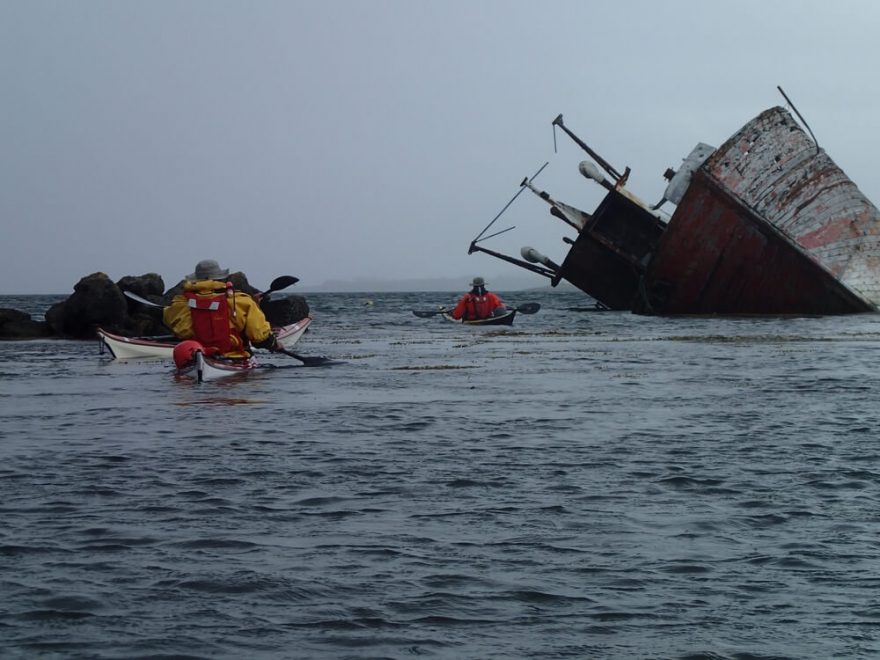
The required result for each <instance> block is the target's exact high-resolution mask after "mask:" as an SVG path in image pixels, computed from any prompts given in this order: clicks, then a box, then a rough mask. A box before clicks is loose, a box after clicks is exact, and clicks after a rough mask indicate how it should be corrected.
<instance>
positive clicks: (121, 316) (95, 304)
mask: <svg viewBox="0 0 880 660" xmlns="http://www.w3.org/2000/svg"><path fill="white" fill-rule="evenodd" d="M127 311H128V305H127V304H126V301H125V296H123V295H122V291H120V290H119V287H118V286H116V284H114V283H113V281H112V280H111V279H110V278H109V277H107V275H106V274H104V273H92V274H91V275H86V276H85V277H84V278H82V279H81V280H80V281H79V282H77V283H76V286H74V287H73V295H72V296H70V297H69V298H68V299H67V300H64V301H62V302H60V303H56V304H54V305H52V306H51V307H50V308H49V309H48V311H47V312H46V321H47V322H48V323H49V326H50V327H51V328H52V331H53V332H54V333H55V334H56V335H59V336H61V337H71V338H73V339H89V338H91V337H94V336H95V326H96V325H100V326H103V327H106V328H107V329H108V330H110V331H113V332H122V331H124V330H125V319H126V315H127Z"/></svg>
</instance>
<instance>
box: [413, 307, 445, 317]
mask: <svg viewBox="0 0 880 660" xmlns="http://www.w3.org/2000/svg"><path fill="white" fill-rule="evenodd" d="M445 311H446V310H443V309H439V310H432V311H425V310H418V309H414V310H413V311H412V313H413V314H415V315H416V316H418V317H419V318H420V319H427V318H430V317H432V316H437V315H438V314H443V313H444V312H445Z"/></svg>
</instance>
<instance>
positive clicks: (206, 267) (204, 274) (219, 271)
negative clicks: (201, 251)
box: [186, 259, 229, 280]
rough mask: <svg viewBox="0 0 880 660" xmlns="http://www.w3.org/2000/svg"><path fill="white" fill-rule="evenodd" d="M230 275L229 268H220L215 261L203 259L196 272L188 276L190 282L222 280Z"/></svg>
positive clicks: (197, 265)
mask: <svg viewBox="0 0 880 660" xmlns="http://www.w3.org/2000/svg"><path fill="white" fill-rule="evenodd" d="M228 275H229V269H228V268H220V264H218V263H217V262H216V261H214V260H213V259H202V260H201V261H200V262H199V263H197V264H196V270H195V272H194V273H191V274H189V275H187V276H186V279H188V280H220V279H223V278H224V277H226V276H228Z"/></svg>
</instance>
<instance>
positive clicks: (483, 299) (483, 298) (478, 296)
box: [452, 277, 507, 321]
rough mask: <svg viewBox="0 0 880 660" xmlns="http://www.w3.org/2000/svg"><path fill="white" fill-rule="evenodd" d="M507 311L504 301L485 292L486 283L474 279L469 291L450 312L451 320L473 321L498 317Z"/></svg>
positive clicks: (477, 278)
mask: <svg viewBox="0 0 880 660" xmlns="http://www.w3.org/2000/svg"><path fill="white" fill-rule="evenodd" d="M506 311H507V307H506V306H505V305H504V301H502V300H501V298H499V297H498V296H496V295H495V294H494V293H492V292H491V291H486V281H485V280H484V279H483V278H482V277H475V278H474V279H473V281H472V282H471V290H470V291H468V292H467V293H466V294H464V295H463V296H462V297H461V298H460V299H459V301H458V304H457V305H456V306H455V309H453V310H452V318H454V319H463V320H465V321H474V320H477V319H487V318H489V317H490V316H500V315H501V314H504V313H505V312H506Z"/></svg>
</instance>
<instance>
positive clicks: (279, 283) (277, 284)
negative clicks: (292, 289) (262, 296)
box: [266, 275, 299, 293]
mask: <svg viewBox="0 0 880 660" xmlns="http://www.w3.org/2000/svg"><path fill="white" fill-rule="evenodd" d="M297 282H299V278H298V277H294V276H293V275H282V276H281V277H276V278H275V279H274V280H272V283H271V284H270V285H269V288H268V289H266V293H272V292H273V291H281V289H286V288H287V287H289V286H292V285H294V284H296V283H297Z"/></svg>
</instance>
